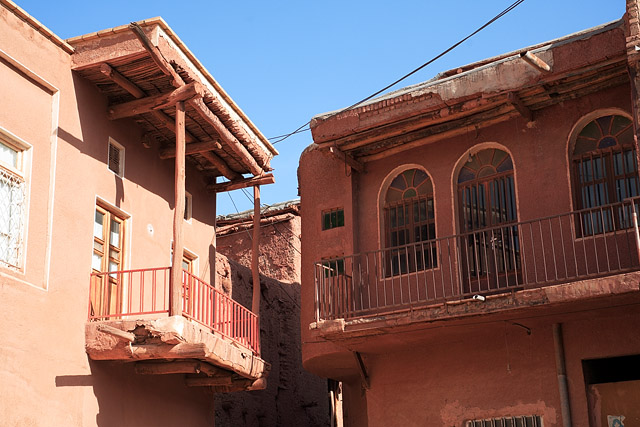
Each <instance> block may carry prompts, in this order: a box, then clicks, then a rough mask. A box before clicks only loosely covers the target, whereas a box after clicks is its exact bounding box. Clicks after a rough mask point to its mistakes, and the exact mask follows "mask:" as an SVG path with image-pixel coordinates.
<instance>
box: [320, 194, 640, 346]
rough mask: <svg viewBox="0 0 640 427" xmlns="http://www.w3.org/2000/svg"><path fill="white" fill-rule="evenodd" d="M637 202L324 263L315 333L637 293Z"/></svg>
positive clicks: (638, 268) (639, 253) (333, 332)
mask: <svg viewBox="0 0 640 427" xmlns="http://www.w3.org/2000/svg"><path fill="white" fill-rule="evenodd" d="M638 203H639V200H638V199H633V200H627V201H625V202H624V203H618V204H612V205H608V206H601V207H598V208H596V209H588V210H581V211H574V212H568V213H565V214H561V215H555V216H550V217H545V218H538V219H535V220H530V221H523V222H512V223H506V224H503V225H499V226H495V227H490V228H483V229H481V230H477V231H474V232H470V233H464V234H459V235H454V236H449V237H443V238H437V239H433V240H428V241H423V242H420V243H417V244H411V245H405V246H399V247H393V248H388V249H381V250H378V251H373V252H367V253H362V254H357V255H351V256H345V257H341V258H336V259H332V260H324V261H321V262H318V263H316V264H315V310H316V311H315V322H314V323H313V324H312V325H311V328H312V329H318V330H320V331H321V332H322V333H323V334H324V335H332V334H335V333H338V334H340V333H342V332H344V331H345V330H346V329H348V325H349V324H350V323H354V324H355V323H358V324H359V325H360V327H364V326H363V325H365V324H366V323H367V322H369V323H375V322H378V323H379V321H380V319H386V320H390V319H395V320H393V322H397V321H398V319H403V318H404V319H403V320H400V321H401V322H404V323H406V322H407V321H409V320H407V313H411V316H410V317H415V318H419V319H422V321H424V320H425V319H426V320H442V319H446V318H454V317H460V316H467V315H470V314H488V313H495V312H499V311H504V310H513V309H517V308H524V307H527V306H534V305H541V304H551V303H561V302H569V301H573V300H579V299H589V298H596V297H598V296H601V295H611V294H620V293H626V292H632V291H638V290H639V289H638V280H636V279H637V278H636V279H633V280H632V279H631V278H630V275H632V276H635V275H638V274H640V273H635V272H637V271H638V270H640V258H639V256H640V251H639V247H638V246H639V245H638V242H640V235H639V234H638V227H637V215H636V214H635V213H636V212H638V208H639V206H638ZM490 214H491V213H487V215H490ZM416 313H420V314H419V315H418V314H416ZM345 327H346V329H345Z"/></svg>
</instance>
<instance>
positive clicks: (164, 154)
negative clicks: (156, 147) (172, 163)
mask: <svg viewBox="0 0 640 427" xmlns="http://www.w3.org/2000/svg"><path fill="white" fill-rule="evenodd" d="M214 149H218V150H220V149H222V145H220V143H219V142H218V141H203V142H193V143H190V144H187V146H186V149H185V154H186V155H187V156H188V155H189V154H200V153H206V152H207V151H211V150H214ZM175 156H176V148H175V147H169V148H165V149H164V150H162V151H160V158H161V159H162V160H166V159H172V158H174V157H175Z"/></svg>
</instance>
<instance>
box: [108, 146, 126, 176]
mask: <svg viewBox="0 0 640 427" xmlns="http://www.w3.org/2000/svg"><path fill="white" fill-rule="evenodd" d="M112 145H113V146H114V147H116V148H117V149H118V156H119V161H118V171H117V172H116V171H114V170H113V169H111V166H110V165H109V159H110V156H109V154H110V152H111V146H112ZM124 161H125V148H124V146H123V145H122V144H120V143H119V142H118V141H116V140H115V139H113V138H111V137H109V143H108V144H107V169H109V171H111V173H114V174H116V175H117V176H119V177H120V178H124Z"/></svg>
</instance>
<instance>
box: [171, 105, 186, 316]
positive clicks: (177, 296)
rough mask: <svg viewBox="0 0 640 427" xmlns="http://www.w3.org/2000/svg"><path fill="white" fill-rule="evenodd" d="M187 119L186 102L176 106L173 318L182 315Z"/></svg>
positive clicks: (172, 270) (172, 278) (172, 272)
mask: <svg viewBox="0 0 640 427" xmlns="http://www.w3.org/2000/svg"><path fill="white" fill-rule="evenodd" d="M184 132H185V117H184V102H178V103H177V104H176V162H175V164H176V170H175V208H174V210H173V257H172V260H171V267H172V268H171V287H170V292H169V294H170V298H169V300H170V304H171V307H170V312H169V315H171V316H180V315H181V314H182V252H183V251H184V243H183V241H182V223H183V222H184V193H185V189H184V183H185V164H184V163H185V154H184V153H185V146H186V143H185V135H184Z"/></svg>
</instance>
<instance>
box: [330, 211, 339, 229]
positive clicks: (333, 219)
mask: <svg viewBox="0 0 640 427" xmlns="http://www.w3.org/2000/svg"><path fill="white" fill-rule="evenodd" d="M337 223H338V213H337V212H336V211H333V212H331V226H330V227H331V228H333V227H335V226H336V224H337Z"/></svg>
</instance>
